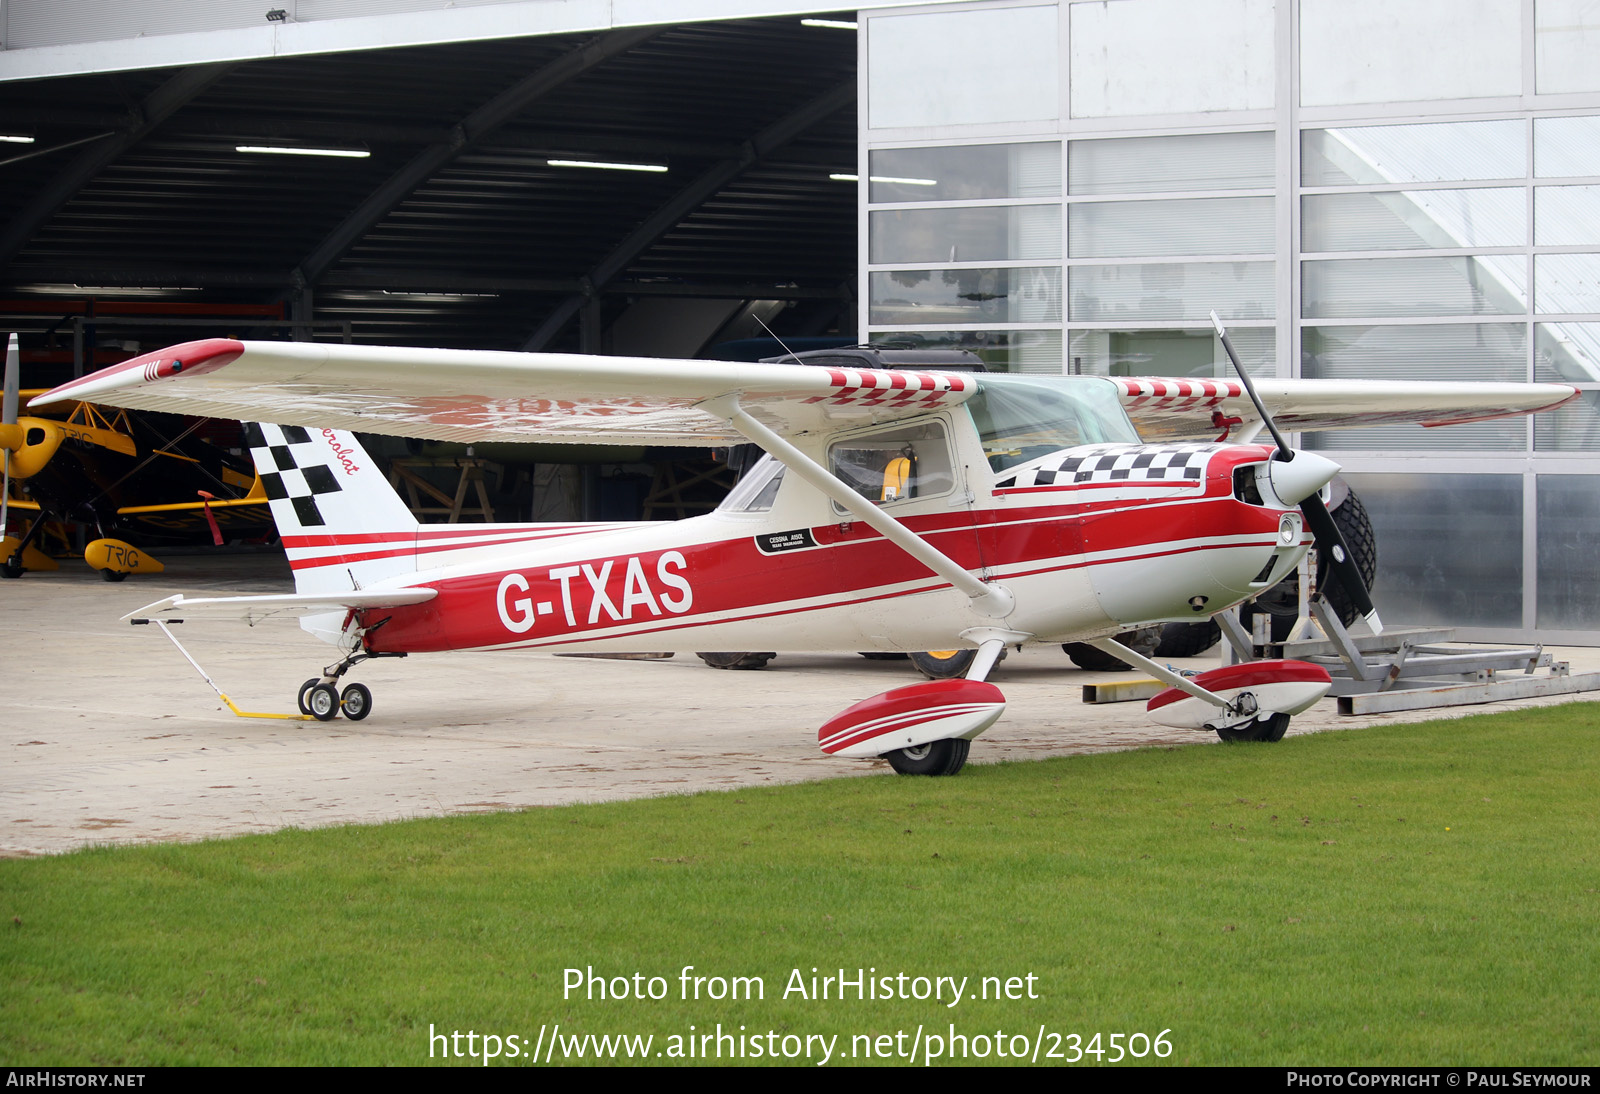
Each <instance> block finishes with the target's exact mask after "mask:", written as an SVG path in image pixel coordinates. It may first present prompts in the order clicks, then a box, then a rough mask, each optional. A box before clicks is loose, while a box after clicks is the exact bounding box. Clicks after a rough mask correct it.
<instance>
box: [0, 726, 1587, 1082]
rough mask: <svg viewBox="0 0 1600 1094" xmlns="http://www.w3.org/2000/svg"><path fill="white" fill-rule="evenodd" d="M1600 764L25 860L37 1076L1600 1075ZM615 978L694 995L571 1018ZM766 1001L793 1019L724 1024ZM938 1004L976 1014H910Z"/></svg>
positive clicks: (1410, 769) (2, 902) (647, 805)
mask: <svg viewBox="0 0 1600 1094" xmlns="http://www.w3.org/2000/svg"><path fill="white" fill-rule="evenodd" d="M1597 729H1600V704H1594V703H1575V704H1571V705H1568V706H1563V707H1554V708H1544V709H1540V710H1529V711H1516V712H1511V713H1504V714H1494V715H1481V716H1476V717H1473V718H1468V719H1462V720H1458V721H1440V722H1431V723H1427V724H1424V725H1412V726H1390V727H1382V728H1373V729H1363V730H1356V731H1348V732H1340V733H1324V734H1317V735H1311V736H1306V737H1295V736H1293V735H1292V734H1291V736H1290V737H1289V738H1288V739H1287V740H1285V741H1283V742H1282V743H1281V744H1277V745H1240V746H1232V747H1208V748H1199V747H1191V748H1176V749H1148V750H1143V751H1137V752H1122V753H1113V754H1106V755H1097V756H1082V757H1075V758H1069V759H1060V760H1052V761H1047V762H1041V763H1027V764H1003V765H990V766H984V765H978V766H970V767H968V768H967V770H966V771H965V772H964V773H963V774H962V775H961V776H960V777H958V778H954V779H926V778H902V777H894V776H888V775H886V776H885V777H883V778H872V779H840V780H834V781H829V782H821V783H814V784H808V785H802V786H785V787H775V788H771V789H748V790H739V791H732V792H725V793H708V794H696V795H691V796H686V797H668V798H659V799H653V800H648V801H635V802H625V803H618V804H609V805H593V806H567V807H561V808H552V809H536V810H529V811H526V812H520V813H505V814H496V815H489V816H471V817H457V818H447V819H439V820H419V821H412V822H407V823H401V824H390V825H383V826H378V827H347V828H329V829H321V830H316V831H286V832H282V833H278V834H276V835H272V836H252V837H245V838H238V839H228V840H214V841H210V842H205V843H197V844H184V845H154V846H145V847H134V848H121V849H93V850H88V851H83V852H79V853H74V854H68V855H61V856H56V857H51V858H40V859H21V860H9V861H4V862H0V913H3V916H4V919H3V920H0V931H3V934H4V939H5V941H4V944H3V947H0V1052H3V1057H4V1059H5V1061H6V1062H7V1063H8V1064H12V1065H22V1064H26V1065H43V1064H99V1065H113V1064H115V1065H141V1064H143V1065H157V1064H187V1063H206V1064H231V1063H241V1064H243V1063H249V1064H262V1063H265V1064H275V1063H285V1064H288V1063H293V1064H335V1063H339V1064H343V1063H350V1064H418V1063H427V1062H429V1051H430V1045H431V1046H432V1049H433V1053H434V1057H433V1062H435V1063H438V1062H446V1060H445V1058H444V1053H445V1051H447V1049H446V1047H445V1046H444V1045H443V1044H442V1043H441V1042H440V1041H439V1040H437V1039H435V1040H432V1041H430V1036H429V1034H430V1029H431V1030H432V1031H433V1032H434V1033H440V1034H449V1033H451V1032H453V1031H457V1030H459V1031H461V1033H462V1034H463V1036H462V1037H461V1038H460V1039H459V1041H457V1042H454V1044H453V1046H452V1048H459V1049H460V1050H462V1051H465V1050H466V1049H467V1048H468V1047H469V1046H468V1039H467V1038H466V1036H465V1034H466V1033H467V1031H469V1030H470V1031H472V1032H473V1034H474V1044H476V1045H479V1046H480V1047H481V1044H482V1035H483V1034H485V1033H488V1034H493V1035H494V1036H495V1037H496V1038H497V1039H498V1041H499V1050H500V1051H501V1053H502V1056H501V1058H500V1059H498V1060H497V1061H495V1062H496V1063H497V1065H510V1066H514V1065H518V1064H526V1063H527V1055H528V1054H529V1053H531V1052H532V1051H533V1045H534V1043H535V1042H536V1041H537V1042H538V1043H539V1044H540V1045H543V1046H548V1045H549V1044H550V1042H551V1041H552V1040H553V1039H554V1037H553V1027H554V1026H555V1025H556V1024H558V1023H559V1024H560V1026H561V1031H560V1032H561V1037H563V1038H566V1037H568V1036H572V1035H580V1036H581V1035H585V1034H591V1033H593V1034H637V1035H640V1036H644V1035H649V1036H651V1037H652V1038H653V1040H652V1042H651V1047H650V1048H649V1050H648V1052H647V1054H646V1055H647V1058H648V1059H650V1060H651V1062H656V1053H658V1052H660V1053H663V1054H665V1055H663V1057H661V1062H669V1061H670V1059H671V1058H672V1056H673V1052H674V1044H676V1051H677V1052H678V1053H680V1054H682V1055H685V1056H686V1055H687V1054H688V1052H689V1050H690V1047H691V1046H692V1047H693V1048H694V1049H695V1055H696V1059H697V1060H698V1058H699V1055H700V1051H701V1050H702V1049H706V1050H708V1051H712V1052H713V1053H714V1052H715V1044H714V1042H698V1041H695V1040H692V1039H689V1038H690V1037H691V1030H690V1027H691V1026H692V1027H694V1029H693V1032H692V1037H694V1038H699V1037H701V1036H703V1035H705V1034H707V1033H712V1034H714V1033H715V1031H716V1028H717V1026H718V1024H719V1023H720V1024H721V1026H722V1031H723V1032H724V1033H725V1034H731V1035H733V1036H742V1037H743V1038H745V1039H746V1040H744V1041H743V1042H740V1043H739V1048H737V1049H736V1048H735V1047H734V1044H735V1043H734V1042H732V1041H724V1042H723V1043H722V1053H723V1056H724V1058H726V1057H727V1056H728V1055H729V1054H730V1053H734V1052H737V1051H740V1050H742V1051H743V1052H744V1054H745V1059H744V1060H743V1062H752V1060H751V1058H750V1054H751V1049H750V1044H751V1043H752V1041H751V1039H753V1038H756V1037H757V1036H759V1038H760V1040H759V1044H760V1045H761V1051H762V1053H763V1056H762V1057H761V1058H759V1059H757V1060H755V1061H754V1062H767V1057H766V1055H765V1053H767V1052H769V1051H779V1052H780V1054H781V1053H782V1052H783V1051H784V1050H785V1042H784V1041H783V1040H782V1038H783V1037H785V1036H788V1037H791V1038H793V1040H792V1041H791V1042H789V1043H788V1044H790V1045H800V1044H803V1043H804V1044H806V1045H807V1047H808V1048H809V1050H810V1057H809V1058H810V1061H811V1062H812V1063H816V1062H818V1061H819V1060H820V1059H822V1054H821V1049H822V1047H823V1046H824V1045H825V1044H826V1042H825V1040H817V1041H812V1042H804V1041H803V1039H804V1038H806V1037H807V1036H808V1035H809V1036H813V1037H818V1036H820V1037H822V1038H824V1039H825V1038H829V1037H836V1040H835V1041H834V1042H833V1047H832V1048H831V1057H830V1059H831V1062H833V1063H840V1062H843V1063H849V1062H861V1061H860V1060H859V1057H861V1056H862V1055H863V1053H864V1052H865V1051H866V1049H867V1048H868V1047H869V1046H871V1047H873V1048H874V1049H875V1050H882V1049H883V1048H885V1047H886V1046H888V1048H889V1051H891V1052H896V1051H898V1052H908V1051H911V1046H912V1045H913V1044H915V1045H917V1046H919V1047H918V1048H917V1050H916V1051H917V1056H918V1060H919V1062H920V1060H921V1059H922V1058H923V1057H925V1056H926V1055H927V1054H928V1053H929V1052H930V1051H931V1049H932V1046H933V1042H932V1041H930V1040H929V1039H928V1038H929V1036H930V1035H931V1034H937V1035H938V1036H939V1037H940V1038H943V1043H942V1044H941V1045H940V1049H941V1051H943V1052H945V1053H946V1054H948V1053H950V1052H952V1051H955V1052H956V1055H957V1056H958V1060H959V1057H960V1055H961V1052H960V1051H959V1050H958V1049H956V1048H953V1047H952V1046H951V1045H950V1040H949V1039H950V1033H951V1028H950V1027H952V1026H953V1027H954V1033H955V1034H956V1035H959V1036H965V1037H967V1038H968V1041H966V1042H965V1044H964V1051H965V1052H966V1054H967V1057H968V1059H967V1060H966V1062H974V1061H973V1059H972V1057H973V1056H975V1055H977V1054H978V1052H979V1050H980V1049H983V1050H984V1051H985V1052H986V1053H987V1056H986V1059H985V1061H983V1062H988V1063H997V1062H1007V1063H1009V1062H1015V1061H1014V1060H1012V1059H1010V1058H1009V1057H1008V1058H1006V1059H1004V1060H1000V1059H998V1058H997V1054H996V1049H1000V1050H1005V1051H1007V1052H1016V1051H1018V1049H1019V1046H1020V1048H1021V1050H1023V1051H1026V1052H1028V1053H1030V1054H1031V1053H1032V1052H1033V1051H1034V1047H1035V1045H1037V1046H1038V1047H1039V1048H1040V1049H1041V1051H1040V1053H1039V1056H1040V1059H1039V1062H1040V1063H1043V1062H1045V1061H1046V1059H1047V1058H1048V1057H1049V1056H1050V1055H1051V1054H1052V1053H1055V1054H1058V1058H1057V1059H1055V1060H1051V1061H1050V1062H1055V1063H1060V1062H1065V1061H1066V1060H1069V1059H1071V1058H1072V1056H1073V1054H1074V1052H1082V1051H1083V1050H1085V1049H1088V1050H1089V1051H1090V1053H1091V1054H1090V1055H1087V1056H1085V1057H1083V1058H1082V1062H1084V1063H1096V1062H1110V1060H1111V1058H1112V1057H1113V1056H1114V1055H1116V1051H1117V1050H1116V1049H1113V1048H1112V1044H1111V1035H1112V1034H1120V1035H1122V1037H1120V1038H1119V1040H1118V1047H1119V1048H1125V1046H1127V1045H1128V1044H1129V1039H1128V1035H1130V1034H1143V1035H1145V1037H1146V1038H1147V1039H1148V1038H1155V1037H1156V1035H1158V1034H1160V1033H1162V1031H1167V1032H1166V1034H1165V1038H1164V1042H1165V1043H1166V1044H1168V1045H1170V1055H1168V1056H1166V1057H1165V1059H1157V1057H1156V1056H1155V1054H1154V1053H1153V1052H1150V1051H1149V1049H1148V1045H1149V1043H1150V1042H1149V1041H1148V1040H1147V1041H1144V1042H1140V1041H1138V1039H1137V1038H1135V1039H1134V1040H1133V1042H1132V1043H1133V1045H1134V1047H1135V1048H1144V1049H1145V1050H1146V1054H1145V1055H1144V1056H1143V1060H1142V1062H1145V1063H1168V1064H1279V1065H1283V1064H1303V1065H1314V1064H1330V1065H1337V1064H1416V1065H1421V1064H1590V1065H1592V1064H1594V1063H1595V1062H1596V1059H1597V1055H1600V1050H1597V1048H1596V1046H1597V1045H1600V1008H1597V1007H1596V999H1597V998H1600V962H1597V958H1596V955H1597V943H1596V923H1597V921H1600V892H1597V889H1600V795H1597V793H1596V789H1597V787H1600V748H1597V747H1596V744H1597V740H1596V737H1597V732H1596V731H1597ZM689 965H692V966H694V969H693V971H692V972H691V973H689V976H690V977H691V979H690V980H688V981H685V980H684V979H682V971H681V970H682V969H683V967H684V966H689ZM590 968H592V969H593V971H594V973H595V974H597V975H599V976H602V977H604V978H606V979H607V980H608V981H610V980H611V978H615V977H627V978H629V979H628V983H627V985H626V987H627V989H628V994H629V995H630V996H631V995H632V994H633V993H634V990H635V989H634V986H635V984H636V983H637V985H638V986H639V987H640V988H642V989H644V991H645V993H646V995H647V996H648V991H649V989H650V987H651V983H650V978H651V977H660V978H661V981H660V984H659V985H656V990H658V991H660V992H662V993H663V994H664V998H661V999H656V1000H653V999H650V998H648V997H646V998H644V999H642V1000H640V999H634V998H627V999H614V998H611V997H610V996H611V994H612V993H611V990H610V988H614V987H617V986H618V985H617V984H616V983H615V982H612V983H611V984H610V987H609V988H608V990H607V993H606V994H607V998H605V999H603V1000H602V999H599V998H590V997H589V993H588V992H586V990H584V989H582V988H579V989H577V990H576V991H570V992H569V991H568V990H566V987H565V985H566V984H567V983H568V982H569V980H571V979H572V976H570V975H569V974H568V973H567V972H566V971H565V970H567V969H579V970H588V969H590ZM813 968H815V969H816V970H817V971H816V973H815V975H816V977H817V978H818V982H819V984H818V986H819V988H820V987H821V983H820V981H821V978H822V977H824V976H826V975H830V974H831V975H833V976H834V977H835V978H836V979H837V977H838V973H839V970H840V969H843V970H845V971H846V979H847V980H855V979H857V977H858V972H857V970H872V971H868V972H867V973H866V977H867V979H868V980H869V981H871V989H872V991H873V992H874V993H875V994H877V995H879V997H878V998H871V997H868V998H859V997H858V996H859V994H860V992H859V991H858V989H856V988H855V987H854V986H850V987H849V990H847V991H846V993H845V998H844V999H842V1000H841V999H840V998H838V991H837V987H836V986H835V985H829V996H828V998H826V999H819V998H814V997H812V994H813V993H812V991H811V978H812V976H813V972H812V970H813ZM795 970H799V977H800V980H801V981H803V983H804V986H805V989H806V990H805V993H804V994H803V995H802V994H800V993H797V992H794V991H790V992H789V993H788V995H787V997H785V989H786V988H792V987H793V986H794V984H795V980H794V977H795ZM635 973H638V974H640V977H639V979H638V980H637V981H635V980H634V979H633V976H634V974H635ZM902 973H903V974H905V979H904V981H901V980H899V979H898V977H899V975H900V974H902ZM695 976H702V977H707V978H708V979H707V980H706V981H705V982H704V983H703V984H702V985H700V992H701V997H700V998H699V999H695V998H693V997H692V993H693V990H694V983H693V980H692V977H695ZM736 976H737V977H746V978H752V979H749V980H746V981H745V982H744V984H745V985H747V986H749V987H750V988H751V989H752V990H753V988H754V985H755V984H756V983H757V982H759V984H760V987H761V992H762V995H761V997H760V998H752V999H745V998H742V997H741V998H739V999H737V1000H735V999H729V998H722V999H714V998H710V997H709V996H710V995H711V994H712V993H715V992H717V991H718V990H720V989H719V982H718V981H717V980H716V979H715V978H717V977H721V978H723V983H724V984H725V983H726V982H727V981H728V980H730V979H731V978H733V977H736ZM1030 976H1031V977H1033V979H1032V980H1031V981H1029V980H1027V978H1028V977H1030ZM917 977H924V978H926V980H924V981H920V982H919V981H917V980H916V979H915V978H917ZM937 977H953V978H955V980H956V981H957V982H960V981H962V980H963V978H965V985H964V991H963V997H962V998H961V1000H960V1001H959V1003H958V1005H956V1006H954V1007H950V1006H947V1005H946V1004H947V1003H948V1002H949V1001H950V986H949V984H948V983H941V984H939V987H940V988H941V989H942V993H943V998H942V1000H935V999H924V1000H918V999H915V998H905V999H902V998H898V996H899V995H900V994H901V993H902V991H903V992H904V993H906V994H910V993H912V992H914V991H919V990H923V989H924V988H927V989H932V987H933V986H934V984H935V978H937ZM985 977H991V978H994V979H993V980H992V981H991V982H990V983H989V984H987V985H985V983H984V980H983V978H985ZM1013 977H1014V978H1017V979H1016V980H1015V981H1012V983H1011V984H1010V992H1009V994H1010V995H1012V996H1015V997H1014V998H1005V997H1004V996H1005V995H1006V994H1007V990H1006V989H1007V983H1006V982H1007V981H1008V980H1009V979H1010V978H1013ZM885 981H887V982H886V983H885ZM686 984H687V985H688V988H689V991H690V993H691V998H689V999H687V1000H685V999H684V998H683V997H682V996H683V994H684V991H685V985H686ZM985 987H987V988H988V990H989V993H990V996H991V997H990V998H988V999H984V998H981V997H979V996H981V994H982V989H983V988H985ZM863 990H865V989H863ZM1030 990H1031V993H1032V995H1033V996H1035V997H1034V998H1029V997H1028V996H1029V992H1030ZM885 994H887V995H890V996H893V997H890V998H884V997H883V996H884V995H885ZM996 995H998V996H1002V997H1001V998H995V997H994V996H996ZM740 1027H743V1029H742V1031H741V1030H740ZM919 1027H921V1029H922V1031H923V1032H922V1034H921V1035H920V1036H917V1037H915V1039H914V1033H915V1031H916V1030H917V1029H918V1028H919ZM900 1031H904V1035H903V1037H901V1038H900V1039H899V1040H898V1041H896V1040H895V1036H896V1035H897V1034H898V1033H899V1032H900ZM1041 1032H1042V1033H1043V1036H1042V1037H1041V1036H1040V1034H1041ZM769 1034H771V1035H772V1036H770V1037H769ZM1096 1034H1098V1035H1099V1040H1098V1041H1095V1040H1092V1038H1093V1037H1094V1036H1095V1035H1096ZM1019 1035H1026V1036H1025V1037H1023V1038H1022V1040H1020V1041H1019V1040H1018V1039H1017V1038H1018V1037H1019ZM674 1037H676V1038H677V1040H676V1042H674V1041H673V1040H672V1038H674ZM883 1037H888V1038H889V1039H888V1040H887V1041H883V1040H877V1038H883ZM1074 1037H1076V1038H1077V1040H1076V1041H1075V1040H1074V1039H1073V1038H1074ZM512 1038H517V1039H518V1040H512ZM522 1038H526V1043H525V1044H524V1043H522V1042H521V1040H520V1039H522ZM974 1038H976V1039H974ZM565 1044H566V1042H563V1045H565ZM958 1044H959V1043H958ZM513 1048H515V1049H517V1052H518V1054H517V1056H516V1057H515V1058H509V1059H508V1058H507V1057H508V1056H509V1055H510V1050H511V1049H513ZM1096 1049H1098V1050H1099V1055H1098V1056H1096V1055H1095V1054H1094V1050H1096ZM586 1052H588V1053H589V1054H590V1055H592V1053H593V1046H592V1044H591V1045H590V1046H589V1047H588V1048H587V1049H586ZM852 1053H854V1057H855V1059H854V1060H853V1059H852ZM543 1058H544V1057H543V1053H542V1052H541V1055H540V1059H541V1061H542V1060H543ZM552 1058H553V1060H554V1061H555V1062H560V1060H561V1052H560V1051H557V1052H556V1053H555V1055H554V1056H553V1057H552ZM713 1058H714V1057H713ZM780 1058H781V1057H780ZM805 1058H806V1057H805V1056H800V1057H799V1059H800V1060H804V1059H805ZM448 1062H451V1063H466V1062H469V1061H467V1060H459V1059H457V1058H455V1057H454V1056H450V1057H448ZM902 1062H903V1060H902ZM1125 1062H1139V1061H1134V1060H1132V1059H1129V1060H1127V1061H1125Z"/></svg>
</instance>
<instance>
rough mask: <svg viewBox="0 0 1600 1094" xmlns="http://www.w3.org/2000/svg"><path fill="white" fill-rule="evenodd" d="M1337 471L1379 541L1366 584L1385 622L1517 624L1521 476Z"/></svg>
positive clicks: (1519, 614) (1519, 609)
mask: <svg viewBox="0 0 1600 1094" xmlns="http://www.w3.org/2000/svg"><path fill="white" fill-rule="evenodd" d="M1345 479H1346V481H1348V482H1349V483H1350V486H1351V488H1352V489H1353V490H1355V492H1356V493H1357V494H1359V495H1361V501H1362V503H1363V504H1364V505H1365V506H1366V508H1367V513H1368V514H1369V515H1370V516H1371V517H1372V529H1373V532H1374V534H1375V535H1376V536H1377V538H1378V543H1379V544H1380V548H1379V552H1378V580H1377V581H1376V582H1375V583H1374V586H1373V590H1372V591H1373V596H1374V597H1375V598H1376V599H1377V600H1378V602H1379V603H1381V604H1382V605H1383V608H1382V611H1383V617H1384V620H1385V622H1394V623H1416V624H1437V625H1443V626H1455V627H1519V626H1521V625H1522V476H1520V475H1438V474H1433V475H1361V474H1346V475H1345ZM1446 530H1448V532H1446Z"/></svg>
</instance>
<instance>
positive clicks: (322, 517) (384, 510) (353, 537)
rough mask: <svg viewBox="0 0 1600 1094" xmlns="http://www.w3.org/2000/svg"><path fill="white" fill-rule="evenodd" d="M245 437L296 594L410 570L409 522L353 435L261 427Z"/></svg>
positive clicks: (412, 530)
mask: <svg viewBox="0 0 1600 1094" xmlns="http://www.w3.org/2000/svg"><path fill="white" fill-rule="evenodd" d="M246 431H247V434H246V435H247V438H248V444H249V445H250V455H251V458H252V459H254V460H255V464H256V470H257V471H258V472H260V475H261V485H262V488H263V489H264V490H265V491H266V495H267V500H268V504H269V506H270V508H271V510H272V519H273V521H274V522H275V523H276V524H277V526H278V534H279V536H280V537H281V538H282V539H283V545H284V549H285V551H286V552H287V553H288V556H289V564H290V566H291V567H293V568H294V578H295V589H296V590H297V591H299V592H336V591H343V590H347V589H352V588H357V589H360V588H366V587H368V586H370V585H371V584H372V583H373V582H375V581H380V580H382V579H384V578H388V577H395V576H398V575H400V574H405V573H411V572H413V571H414V570H415V569H416V534H417V528H418V524H417V520H416V518H415V517H413V516H412V515H411V511H410V510H409V509H407V508H406V506H405V503H404V502H402V501H401V500H400V496H399V495H398V494H396V493H395V491H394V488H393V487H392V486H390V485H389V482H388V480H387V479H385V478H384V477H383V474H382V473H381V472H380V471H379V470H378V468H377V465H376V464H374V463H373V461H372V457H371V456H369V455H368V454H367V452H366V450H365V449H364V448H362V447H361V442H360V441H358V440H356V438H355V435H354V434H352V433H349V432H346V431H345V430H342V429H306V428H305V427H303V426H294V425H271V424H268V423H250V424H248V425H247V426H246Z"/></svg>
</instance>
